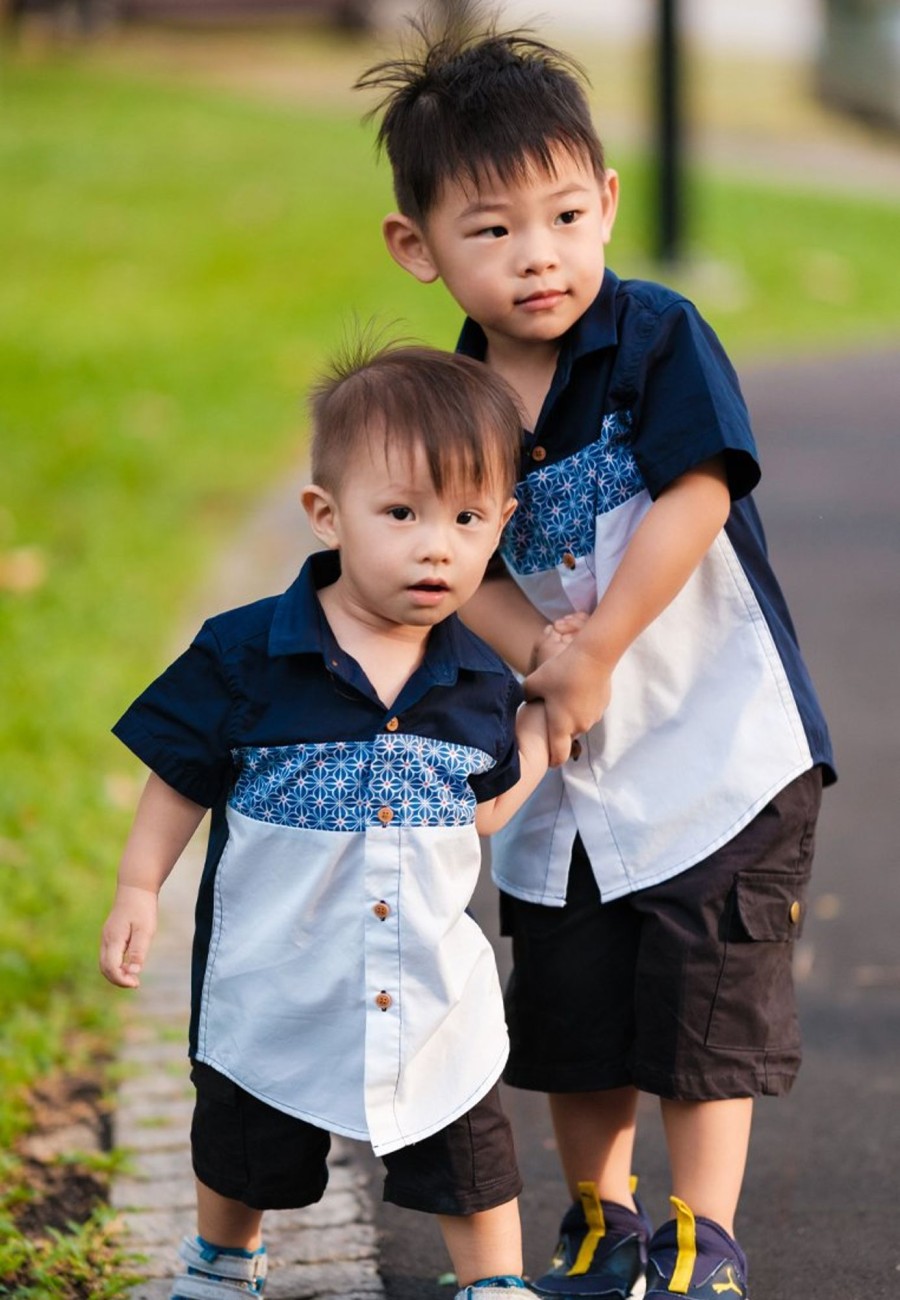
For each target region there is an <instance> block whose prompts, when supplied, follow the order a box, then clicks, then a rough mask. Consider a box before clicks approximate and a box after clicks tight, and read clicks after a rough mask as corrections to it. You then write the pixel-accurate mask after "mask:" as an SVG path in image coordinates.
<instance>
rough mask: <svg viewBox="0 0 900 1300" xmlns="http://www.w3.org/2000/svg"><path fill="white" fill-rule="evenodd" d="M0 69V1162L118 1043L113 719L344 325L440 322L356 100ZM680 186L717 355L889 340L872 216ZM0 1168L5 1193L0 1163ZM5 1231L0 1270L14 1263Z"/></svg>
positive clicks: (125, 764) (885, 226)
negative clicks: (392, 216) (717, 340)
mask: <svg viewBox="0 0 900 1300" xmlns="http://www.w3.org/2000/svg"><path fill="white" fill-rule="evenodd" d="M0 74H2V89H0V191H2V194H3V220H2V222H0V264H2V266H3V268H4V270H3V274H2V276H0V446H2V453H0V455H2V476H0V655H2V661H0V674H2V682H3V696H4V702H3V707H2V711H0V767H2V771H3V773H4V777H3V781H2V783H0V868H2V874H3V893H2V904H0V1013H2V1021H0V1149H2V1150H3V1151H5V1152H9V1150H10V1147H11V1144H12V1143H14V1141H15V1138H16V1136H17V1135H18V1134H20V1133H21V1132H22V1131H23V1129H24V1128H25V1127H26V1126H27V1123H28V1108H27V1104H26V1090H27V1087H28V1085H29V1084H30V1083H32V1082H33V1081H34V1080H35V1079H36V1078H38V1077H39V1076H41V1075H42V1074H45V1073H48V1072H50V1071H52V1070H53V1069H54V1068H58V1067H61V1066H65V1067H66V1068H68V1069H72V1068H75V1067H77V1065H78V1064H79V1060H86V1059H87V1057H88V1056H89V1055H90V1054H92V1053H95V1052H101V1051H102V1047H103V1045H104V1044H109V1043H112V1042H114V1039H115V1032H116V1020H115V1016H116V1011H117V1008H118V1006H119V1005H120V1003H119V1001H118V999H117V996H116V995H115V994H114V993H113V992H112V990H110V989H109V988H108V986H106V985H105V984H104V983H103V981H102V980H101V978H100V976H99V975H98V973H97V970H96V947H97V939H98V931H99V926H100V924H101V921H102V918H103V915H104V913H105V910H106V907H107V905H108V901H109V898H110V893H111V888H112V881H113V874H114V869H115V861H116V858H117V854H118V849H119V846H120V844H121V842H122V838H123V836H124V833H125V829H126V822H127V810H126V808H125V807H123V806H122V805H123V802H124V803H127V799H126V800H124V801H123V798H122V795H121V791H122V788H123V779H124V788H125V789H126V791H127V790H129V789H130V788H131V787H130V786H129V785H128V782H129V781H132V782H133V781H134V780H135V778H136V777H137V771H136V768H135V767H134V765H133V764H132V763H131V762H130V760H129V759H128V757H127V756H126V755H125V754H124V753H123V752H122V750H121V748H120V747H119V746H118V745H117V744H116V742H114V741H113V740H112V739H111V738H110V736H109V726H110V724H111V723H112V722H113V721H114V720H115V718H116V717H117V716H118V714H119V713H120V712H121V710H122V709H123V708H124V707H125V705H126V704H127V703H128V702H129V700H130V699H131V698H132V697H133V695H134V694H135V693H136V692H137V690H139V689H140V688H141V687H142V686H143V685H144V684H145V683H146V681H147V680H148V679H149V677H150V676H151V675H152V674H153V673H154V672H155V671H156V670H157V669H158V668H159V667H160V666H161V664H162V662H163V661H164V659H165V658H166V657H167V655H168V653H169V651H170V650H171V642H172V636H173V631H174V628H175V626H176V625H178V624H179V623H180V619H181V617H182V613H183V610H184V608H185V604H186V602H187V600H188V597H189V596H190V594H191V592H192V591H195V590H196V587H197V584H198V583H199V582H200V579H201V575H202V573H203V571H204V567H205V566H206V565H207V564H208V563H209V562H210V561H211V558H212V556H213V554H214V553H215V550H216V548H217V547H219V546H221V545H222V544H223V543H224V542H225V540H227V538H228V537H229V535H230V534H231V533H232V531H233V530H234V529H235V527H236V526H237V525H238V523H239V521H240V518H241V515H242V513H243V512H244V511H245V510H246V509H247V508H248V506H249V504H250V503H251V502H252V500H253V499H254V497H255V495H256V494H257V493H258V492H259V491H261V490H262V489H263V488H264V487H265V486H266V485H268V484H269V483H270V482H271V481H272V480H273V479H274V478H276V476H278V475H283V474H286V473H289V472H291V470H292V469H293V467H294V466H296V465H297V464H298V463H299V462H301V461H302V458H303V454H304V423H305V421H304V415H303V409H302V394H303V391H304V388H305V386H306V384H307V382H308V380H309V378H310V376H311V374H312V373H313V372H314V370H315V369H316V368H317V367H318V366H319V365H320V364H321V363H322V362H323V360H324V359H325V358H326V356H327V354H328V352H329V350H330V349H331V348H332V347H333V346H334V345H335V344H336V343H337V342H338V341H339V340H340V338H341V337H342V335H343V334H344V332H345V329H346V327H347V325H348V323H349V322H351V321H352V319H353V318H354V317H356V318H357V319H359V320H361V321H366V320H368V319H369V318H370V317H372V316H373V315H377V316H378V317H379V318H380V319H381V321H382V322H383V323H389V322H392V321H396V322H398V326H397V328H398V331H399V332H403V333H406V334H412V335H415V336H418V337H422V338H426V339H428V340H429V341H432V342H442V343H445V344H448V345H449V344H451V343H452V341H453V339H454V336H455V330H456V327H457V324H458V317H457V312H456V309H455V307H454V306H453V304H452V303H450V301H449V300H448V298H447V296H446V294H445V293H444V292H443V290H442V289H441V288H440V287H435V288H431V289H429V290H425V289H423V288H422V287H421V286H419V285H417V284H415V283H414V282H413V281H412V280H411V279H410V278H408V277H406V276H404V275H403V274H402V273H401V272H400V271H399V270H398V269H397V268H396V267H395V266H394V265H393V264H392V263H391V262H390V260H389V259H388V257H387V255H386V254H385V253H384V251H383V249H382V246H381V239H380V233H379V218H380V216H381V214H382V213H383V212H384V211H385V210H386V209H387V208H388V207H389V206H390V197H389V191H388V182H387V176H386V170H385V168H384V166H383V165H381V166H376V165H375V163H374V161H373V157H372V151H371V132H370V131H368V130H365V129H363V128H361V127H360V125H359V123H358V121H357V118H356V116H355V115H354V114H353V112H352V110H349V109H348V110H344V109H343V108H335V109H333V110H328V111H327V112H324V111H320V112H317V113H315V114H314V113H312V112H310V111H308V110H305V109H303V108H302V107H298V106H286V105H282V106H278V105H271V104H261V103H254V102H252V101H249V100H242V99H240V98H239V97H238V96H237V95H235V94H228V93H224V92H213V91H200V90H191V89H189V88H185V87H174V86H171V85H165V84H162V83H157V84H154V82H153V81H152V80H149V79H144V80H142V81H141V80H129V79H126V78H125V77H124V76H121V75H118V74H117V73H116V72H115V71H110V70H109V69H106V70H101V69H97V68H94V69H93V70H91V69H89V68H88V67H84V66H82V67H79V66H78V64H77V62H75V61H70V62H67V61H65V60H62V59H56V60H52V59H47V58H44V59H43V60H34V59H32V60H31V61H30V62H27V61H24V62H20V63H11V62H7V64H6V65H5V66H4V67H3V68H2V69H0ZM623 180H624V199H623V206H622V213H621V216H620V220H619V226H618V229H617V232H616V237H615V241H614V244H613V248H612V250H611V253H610V261H611V264H612V265H613V266H615V268H616V269H617V270H618V271H619V272H620V273H626V274H627V273H630V272H633V271H636V270H637V271H641V270H642V268H643V269H644V271H646V266H647V258H646V253H645V251H644V249H645V246H646V239H647V221H646V209H647V199H646V194H647V186H648V176H647V172H646V169H645V168H643V167H641V166H640V165H639V164H638V163H635V162H627V163H626V165H625V166H624V167H623ZM695 187H696V189H695V204H696V207H697V216H696V220H695V222H694V223H693V235H692V238H693V239H694V240H695V241H696V242H697V244H698V246H699V247H698V257H697V259H696V269H694V270H692V271H688V272H686V273H685V278H686V283H687V284H688V287H689V288H691V289H692V290H693V292H694V294H695V296H696V297H697V298H698V301H699V303H700V306H701V308H702V309H704V310H705V311H706V312H707V314H708V315H709V316H710V318H711V319H712V321H713V323H714V324H715V325H716V326H717V327H718V328H719V330H720V332H721V333H722V335H723V338H724V341H725V343H726V346H727V347H728V348H729V349H730V350H731V351H732V352H734V353H735V354H736V355H737V357H738V359H740V358H741V357H747V356H750V355H752V354H753V353H774V352H778V353H784V352H785V351H787V350H789V349H795V350H798V351H799V350H802V351H809V350H810V349H812V348H814V347H822V346H827V347H838V346H849V347H859V346H860V344H861V343H862V342H864V341H865V340H869V339H871V340H878V339H885V340H886V339H889V338H891V337H896V332H897V328H898V325H900V284H898V280H897V277H896V276H890V275H886V274H885V273H884V265H883V258H884V255H885V254H886V253H887V254H888V255H890V253H891V250H892V249H893V244H894V242H895V233H896V222H897V210H896V208H895V207H892V206H891V205H889V204H880V205H879V204H877V203H874V202H870V203H863V202H853V201H851V200H849V199H843V198H823V197H821V196H815V195H804V194H802V193H789V192H785V191H782V190H776V189H772V190H762V189H760V188H759V187H751V186H740V185H737V184H734V183H728V184H725V183H721V182H717V181H715V180H714V179H712V178H710V177H703V178H700V179H699V180H697V181H696V182H695ZM704 268H706V270H707V272H708V271H709V268H712V271H713V272H714V274H711V275H709V274H701V272H702V271H703V269H704ZM17 575H18V577H17ZM0 1186H2V1187H4V1188H5V1189H6V1193H5V1194H6V1196H7V1198H8V1200H7V1204H9V1203H11V1201H12V1199H14V1197H15V1195H17V1194H18V1191H17V1174H16V1168H15V1161H14V1160H12V1161H10V1160H9V1159H8V1158H7V1160H6V1161H5V1163H4V1167H3V1169H2V1170H0ZM2 1212H3V1204H2V1197H0V1217H2ZM92 1231H94V1229H92ZM20 1244H21V1243H20ZM10 1249H12V1247H4V1246H2V1245H0V1279H2V1278H3V1277H4V1267H6V1268H7V1274H8V1272H9V1269H11V1268H12V1267H15V1268H16V1269H19V1270H21V1268H22V1267H23V1265H22V1261H21V1258H17V1260H16V1261H15V1262H14V1263H11V1257H10V1256H9V1255H6V1256H5V1255H4V1251H5V1250H10ZM56 1249H57V1247H56V1246H54V1250H56ZM19 1254H20V1256H21V1251H20V1252H19ZM105 1266H106V1265H105V1264H104V1265H103V1267H105ZM99 1267H100V1265H99V1264H98V1268H99ZM98 1285H99V1284H98ZM104 1285H105V1284H104ZM16 1294H19V1292H17V1293H16ZM21 1294H23V1295H24V1294H31V1292H25V1291H22V1292H21ZM48 1294H49V1292H48ZM54 1294H55V1292H54ZM60 1294H64V1293H63V1292H60ZM94 1294H98V1295H99V1294H101V1292H100V1291H99V1290H97V1291H96V1292H95V1293H94ZM104 1294H105V1292H104ZM110 1294H112V1292H110Z"/></svg>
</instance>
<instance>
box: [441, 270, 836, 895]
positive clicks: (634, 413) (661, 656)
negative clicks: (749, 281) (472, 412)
mask: <svg viewBox="0 0 900 1300" xmlns="http://www.w3.org/2000/svg"><path fill="white" fill-rule="evenodd" d="M459 349H460V351H462V352H465V353H468V354H469V355H472V356H475V357H483V356H484V355H485V339H484V335H483V333H482V331H481V329H480V328H479V327H478V326H477V325H476V324H475V323H474V322H473V321H467V322H466V324H465V326H464V328H463V332H462V335H461V338H460V342H459ZM712 457H721V458H722V460H723V462H724V465H725V469H726V472H727V475H728V482H729V487H730V490H731V495H732V508H731V513H730V516H729V519H728V522H727V524H726V527H725V529H724V530H723V532H722V533H721V534H720V535H719V537H718V538H717V539H716V541H715V542H714V544H713V546H712V547H711V549H710V551H709V553H708V554H707V555H706V556H705V557H704V559H703V560H702V561H701V563H700V565H699V567H698V568H697V570H696V571H695V573H694V574H693V575H692V577H691V578H690V579H689V581H688V582H687V584H686V585H685V587H684V588H683V589H682V591H681V592H680V593H679V594H678V595H677V596H676V597H675V599H674V600H673V601H672V602H671V604H670V605H669V606H668V607H667V608H666V609H665V610H664V611H663V612H662V614H660V616H659V617H658V618H657V619H655V620H654V622H653V623H652V624H651V625H650V626H649V627H648V628H647V629H646V630H645V631H644V632H643V633H641V635H640V636H639V637H638V638H637V639H636V640H635V642H634V643H633V645H632V646H631V647H630V648H629V649H628V651H627V652H626V654H625V655H624V656H623V658H622V659H621V661H620V662H619V664H618V665H617V667H616V669H615V672H614V673H613V678H612V698H611V701H610V703H609V706H608V708H607V710H606V713H605V714H604V717H603V718H602V720H601V721H600V723H599V724H598V725H597V726H595V727H593V728H592V729H591V731H590V732H589V733H588V734H587V735H586V736H584V737H583V738H581V742H580V746H579V749H580V755H579V757H578V759H577V760H570V761H569V762H567V763H566V764H565V765H564V766H563V767H561V768H558V769H555V770H553V771H551V772H550V773H548V775H547V777H546V778H545V779H544V781H543V782H542V784H541V786H540V788H539V789H538V791H537V793H536V794H535V795H534V796H533V797H532V798H531V799H530V800H529V801H528V803H527V804H526V806H525V807H524V808H523V809H522V810H521V811H520V812H519V813H517V814H516V816H515V817H514V818H513V819H512V821H511V822H510V823H509V824H508V825H507V826H506V827H505V828H504V830H502V831H501V832H500V833H499V834H498V835H497V836H495V838H494V841H493V845H492V864H493V872H494V878H495V880H496V881H497V883H498V884H499V885H500V886H501V887H502V888H503V889H505V890H506V891H508V892H509V893H511V894H513V895H515V896H516V897H519V898H522V899H525V900H527V901H531V902H537V903H543V904H547V905H550V906H562V904H563V903H564V901H565V895H566V884H567V879H568V870H569V863H570V860H571V850H572V844H573V841H574V839H575V836H576V834H580V836H581V838H582V840H583V842H584V845H585V848H586V849H587V852H588V856H589V858H590V861H591V865H592V867H593V870H594V874H595V876H596V879H597V884H598V887H599V889H600V893H601V897H602V898H603V899H606V900H609V899H613V898H617V897H619V896H621V895H623V894H626V893H630V892H632V891H634V890H636V889H640V888H643V887H645V886H649V885H651V884H654V883H657V882H659V881H661V880H665V879H667V878H669V877H671V876H674V875H676V874H677V873H678V872H680V871H683V870H685V869H686V868H687V867H689V866H691V865H693V864H694V863H696V862H699V861H700V860H701V859H703V858H705V857H707V856H708V855H709V854H710V853H712V852H713V851H714V850H715V849H716V848H718V847H720V846H721V845H722V844H724V843H726V842H727V841H728V840H729V839H731V838H732V837H733V836H734V835H735V834H736V833H737V832H738V831H739V830H740V829H741V828H742V827H743V826H745V825H746V824H747V823H748V822H749V821H750V820H751V819H752V818H753V817H754V816H755V815H756V813H757V812H759V811H760V810H761V809H762V807H763V806H764V805H765V804H766V803H768V802H769V801H770V800H771V798H772V797H773V796H774V795H775V794H776V793H777V792H778V791H779V790H780V789H781V788H782V787H783V786H785V785H787V784H788V783H789V782H790V781H791V780H793V779H794V778H795V777H796V776H798V775H799V774H800V773H801V772H804V771H806V770H807V769H808V768H809V767H811V766H813V765H814V764H817V763H821V764H822V765H823V768H824V770H825V777H826V780H829V779H832V776H833V772H832V758H831V748H830V743H829V739H828V732H827V728H826V725H825V721H824V718H823V717H822V713H821V709H820V707H819V704H818V701H817V699H816V696H815V692H814V690H813V687H812V684H811V682H810V679H809V675H808V673H807V670H806V667H805V664H804V662H803V659H802V657H801V655H800V651H799V647H798V644H797V638H796V635H795V632H794V628H793V626H792V623H791V619H790V615H789V613H788V610H787V607H786V605H785V602H784V598H783V596H782V594H781V592H780V590H779V588H778V584H777V582H776V580H775V577H774V574H773V573H772V569H771V567H770V565H769V562H768V558H767V552H766V544H765V538H764V536H763V532H762V527H761V524H760V521H759V517H758V515H757V513H756V509H755V507H754V505H753V502H752V499H751V497H750V495H749V494H750V492H751V490H752V488H753V487H754V486H755V485H756V483H757V481H758V478H759V468H758V465H757V457H756V448H755V445H754V440H753V435H752V433H751V430H750V422H749V417H748V415H747V410H746V407H745V405H744V401H743V398H742V396H741V392H740V387H739V384H738V381H737V377H736V375H735V373H734V370H733V368H732V366H731V364H730V363H729V361H728V358H727V357H726V355H725V353H724V351H723V350H722V347H721V344H720V343H719V341H718V339H717V338H716V336H715V334H714V333H713V331H712V330H711V329H710V328H709V326H708V325H707V324H706V323H705V322H704V321H703V320H702V318H701V317H700V315H699V314H698V312H697V311H696V309H695V308H694V307H693V306H692V304H691V303H689V302H687V301H686V300H685V299H684V298H682V297H681V296H680V295H679V294H677V293H674V292H673V291H671V290H669V289H667V288H664V287H663V286H661V285H657V284H652V283H649V282H645V281H634V280H631V281H624V280H619V279H618V278H617V277H616V276H615V275H614V274H613V273H612V272H610V271H607V272H606V274H605V276H604V280H603V285H602V287H601V291H600V294H599V295H598V297H597V299H596V301H595V302H594V304H593V306H592V307H591V308H590V309H589V311H588V312H587V313H585V315H584V316H583V317H582V318H581V320H579V321H578V322H577V323H576V324H575V326H574V327H573V328H572V329H571V330H570V331H569V333H568V334H567V336H566V337H565V338H564V339H563V342H562V347H561V350H560V354H559V358H558V361H557V366H556V373H555V376H554V379H553V382H552V385H551V388H550V391H549V393H548V395H547V398H546V400H545V402H544V406H543V408H542V410H541V414H540V417H539V419H538V422H537V425H536V427H535V429H534V430H533V431H528V432H527V433H526V434H525V439H524V447H523V465H522V473H521V478H520V481H519V483H518V485H517V487H516V496H517V498H518V502H519V505H518V509H517V510H516V512H515V514H514V515H513V517H512V519H511V520H510V523H509V524H508V526H507V528H506V530H505V533H504V537H503V539H502V543H501V552H502V556H503V560H504V562H505V564H506V567H507V569H508V571H509V573H510V574H511V575H512V577H513V578H514V579H515V581H516V582H517V583H518V584H519V586H520V587H521V588H522V590H523V591H524V592H525V594H526V595H527V596H528V597H529V599H530V600H531V602H532V604H534V605H535V606H536V607H537V608H538V609H539V610H540V611H541V612H542V614H544V616H545V617H546V618H547V619H548V620H550V619H554V618H558V617H560V616H562V615H565V614H569V613H571V612H572V611H573V610H575V611H581V612H584V613H587V614H590V613H592V612H593V610H594V609H595V608H596V606H597V603H598V601H599V600H600V599H601V598H602V596H603V594H604V592H605V591H606V589H607V587H608V585H609V583H610V581H611V579H612V577H613V575H614V573H615V572H616V569H617V567H618V565H619V563H620V561H621V558H622V555H623V553H624V551H625V550H626V548H627V546H628V544H629V542H630V541H631V539H632V537H633V536H634V534H635V532H636V530H637V528H638V527H639V525H640V523H641V521H642V519H643V518H644V516H645V515H646V513H647V511H648V510H649V509H650V507H651V505H652V503H653V501H654V500H655V499H656V498H657V497H658V496H659V495H660V493H661V492H663V491H664V490H665V488H666V487H667V486H668V485H669V484H671V483H672V482H674V481H675V480H676V479H677V478H679V477H680V476H681V475H683V474H685V473H686V472H688V471H689V470H691V469H693V468H695V467H697V466H698V465H700V464H701V463H702V462H704V461H706V460H709V459H710V458H712Z"/></svg>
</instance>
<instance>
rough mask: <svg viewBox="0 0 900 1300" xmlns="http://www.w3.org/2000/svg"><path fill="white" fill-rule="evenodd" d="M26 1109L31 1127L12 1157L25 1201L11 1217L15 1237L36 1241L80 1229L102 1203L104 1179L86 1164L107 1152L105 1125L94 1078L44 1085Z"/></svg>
mask: <svg viewBox="0 0 900 1300" xmlns="http://www.w3.org/2000/svg"><path fill="white" fill-rule="evenodd" d="M29 1104H30V1107H31V1112H32V1117H33V1126H32V1128H31V1130H30V1131H29V1132H28V1133H27V1134H26V1135H25V1137H23V1138H21V1139H20V1140H19V1141H18V1142H17V1144H16V1154H17V1155H18V1156H19V1158H20V1160H21V1161H22V1166H23V1172H24V1177H25V1182H26V1184H27V1186H28V1188H29V1190H30V1192H31V1196H30V1198H29V1200H28V1201H26V1202H24V1203H23V1204H22V1205H19V1206H17V1207H15V1209H14V1212H13V1213H14V1217H15V1221H16V1226H17V1227H18V1229H19V1231H20V1232H21V1233H22V1234H23V1235H24V1236H27V1237H31V1238H38V1237H44V1236H46V1233H47V1231H48V1229H50V1228H55V1229H59V1230H62V1229H64V1228H65V1227H66V1225H67V1224H68V1223H84V1222H85V1221H86V1220H87V1219H88V1218H89V1217H90V1215H91V1213H92V1212H93V1211H94V1210H95V1209H96V1208H97V1207H98V1206H99V1205H101V1204H103V1203H104V1202H105V1201H106V1199H107V1196H108V1193H109V1181H108V1178H107V1177H106V1175H105V1174H104V1173H102V1172H98V1171H97V1170H96V1169H95V1168H92V1160H93V1158H95V1157H96V1156H98V1155H101V1154H103V1153H104V1152H106V1151H109V1149H110V1146H111V1123H110V1111H109V1107H108V1105H107V1103H106V1101H105V1099H104V1092H103V1086H102V1082H101V1077H100V1074H99V1072H98V1073H97V1074H79V1075H72V1076H70V1075H54V1076H52V1077H50V1078H48V1079H44V1080H42V1081H41V1083H40V1084H38V1085H37V1086H36V1087H35V1088H34V1090H33V1091H32V1093H31V1095H30V1097H29Z"/></svg>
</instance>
